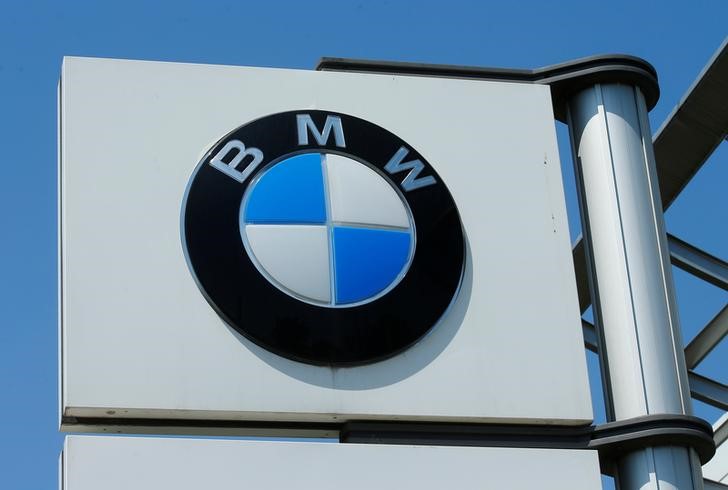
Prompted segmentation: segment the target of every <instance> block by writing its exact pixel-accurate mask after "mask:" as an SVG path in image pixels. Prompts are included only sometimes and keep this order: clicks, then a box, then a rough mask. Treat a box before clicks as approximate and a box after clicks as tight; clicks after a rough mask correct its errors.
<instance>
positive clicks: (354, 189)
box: [326, 154, 410, 228]
mask: <svg viewBox="0 0 728 490" xmlns="http://www.w3.org/2000/svg"><path fill="white" fill-rule="evenodd" d="M326 174H327V182H328V189H329V204H330V206H331V219H332V220H333V221H334V222H338V223H361V224H370V225H386V226H397V227H400V228H409V225H410V218H409V214H408V213H407V209H406V208H405V207H404V204H403V202H402V199H401V198H400V197H399V195H398V194H397V192H396V191H395V190H394V188H393V187H392V186H391V185H389V183H388V182H387V181H386V180H384V178H383V177H381V176H380V175H379V174H377V173H376V172H375V171H374V170H372V169H371V168H369V167H367V166H365V165H362V164H361V163H359V162H356V161H354V160H352V159H351V158H346V157H343V156H341V155H333V154H329V155H326Z"/></svg>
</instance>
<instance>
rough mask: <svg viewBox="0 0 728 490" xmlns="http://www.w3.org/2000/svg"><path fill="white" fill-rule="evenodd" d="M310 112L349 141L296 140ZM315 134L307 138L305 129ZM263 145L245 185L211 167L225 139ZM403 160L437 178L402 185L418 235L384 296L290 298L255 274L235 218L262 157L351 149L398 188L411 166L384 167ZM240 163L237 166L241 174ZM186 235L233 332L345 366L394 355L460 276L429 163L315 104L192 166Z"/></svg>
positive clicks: (387, 136) (444, 200)
mask: <svg viewBox="0 0 728 490" xmlns="http://www.w3.org/2000/svg"><path fill="white" fill-rule="evenodd" d="M298 114H308V115H310V116H311V118H312V119H313V121H314V123H315V124H316V126H317V127H318V128H323V127H324V123H325V121H326V117H327V116H328V115H333V116H338V117H340V118H341V121H342V126H343V130H344V134H345V140H346V148H339V147H337V146H336V145H335V141H334V134H333V132H332V133H331V135H330V138H329V140H328V141H327V144H326V145H319V144H318V143H317V142H316V139H315V138H313V137H309V143H310V144H309V145H307V146H299V145H298V133H297V125H296V116H297V115H298ZM309 136H311V135H309ZM233 139H237V140H240V141H242V142H243V143H244V144H245V146H246V147H248V148H249V147H255V148H259V149H260V150H261V151H262V152H263V154H264V159H263V162H262V163H261V164H260V165H258V167H257V168H256V170H255V171H254V172H253V173H252V174H251V175H250V176H249V177H248V179H247V180H246V181H245V182H243V183H242V184H241V183H239V182H237V181H235V180H234V179H232V178H231V177H229V176H227V175H225V174H224V173H222V172H220V171H219V170H217V169H215V168H214V167H212V166H211V165H210V164H209V163H210V160H211V158H212V157H213V156H214V155H216V154H217V152H218V151H220V150H221V149H222V147H223V146H224V145H225V144H226V143H227V142H228V141H230V140H233ZM403 146H404V147H405V148H407V149H408V150H409V154H408V155H407V157H406V158H405V160H404V161H405V162H408V161H411V160H414V159H419V160H420V161H421V162H422V163H423V164H424V170H423V171H422V173H421V174H420V176H419V177H424V176H427V175H432V176H433V177H435V180H436V183H435V184H432V185H428V186H425V187H421V188H419V189H414V190H411V191H409V192H406V191H405V192H403V194H404V196H405V199H406V200H407V202H408V203H409V206H410V209H411V210H412V215H413V219H414V222H415V229H416V233H417V238H416V240H417V241H416V248H415V253H414V257H413V259H412V262H411V264H410V267H409V271H408V272H407V274H406V275H405V277H404V278H402V280H401V281H400V282H399V284H397V286H396V287H394V288H393V289H392V290H391V291H390V292H389V293H387V294H386V295H384V296H382V297H381V298H378V299H376V300H374V301H372V302H370V303H367V304H363V305H359V306H352V307H349V308H327V307H323V306H316V305H312V304H309V303H305V302H303V301H300V300H298V299H295V298H293V297H292V296H289V295H288V294H286V293H284V292H282V291H281V290H279V289H278V288H277V287H276V286H274V285H273V284H271V283H270V282H269V281H268V279H266V278H265V277H264V276H263V275H261V274H260V272H258V270H257V269H256V266H255V265H254V264H253V262H252V261H251V259H250V258H249V256H248V254H247V252H246V251H245V248H244V245H243V242H242V239H241V236H240V225H239V211H240V205H241V201H242V197H243V194H244V192H245V190H246V188H247V186H248V185H250V183H251V181H253V180H254V179H255V176H256V175H257V174H258V172H260V171H261V170H263V169H265V168H266V167H268V165H267V164H268V163H270V162H275V161H280V160H281V159H283V158H285V157H287V156H289V155H291V154H295V153H306V152H327V151H328V152H331V153H338V154H343V155H350V156H352V157H353V158H354V159H359V160H364V161H366V162H369V164H370V165H372V166H374V167H376V168H378V169H379V171H380V174H381V175H382V176H383V178H386V179H388V180H390V181H391V182H392V184H393V185H395V186H397V187H398V188H400V189H402V187H401V185H400V183H401V181H402V180H403V179H404V177H405V176H406V175H407V173H408V171H407V170H405V171H402V172H398V173H395V174H394V175H391V176H390V175H389V174H388V173H387V172H386V171H385V170H384V166H385V165H386V164H387V162H388V161H389V159H390V158H391V157H392V156H393V155H394V154H395V152H396V151H397V150H398V149H399V148H400V147H403ZM246 163H247V162H243V164H241V166H240V167H238V170H240V171H242V170H243V167H244V165H245V164H246ZM182 210H183V211H182V212H183V215H182V227H183V229H182V240H183V245H184V249H185V253H186V255H187V261H188V264H189V265H190V268H191V270H192V273H193V275H194V277H195V279H196V281H197V284H198V286H199V287H200V289H201V290H202V292H203V295H204V296H205V298H206V299H207V301H208V302H209V303H210V304H211V305H212V307H213V308H214V309H215V311H216V312H217V313H218V314H219V315H220V316H221V317H222V318H223V319H224V320H225V321H226V322H227V323H228V324H229V325H230V326H231V327H232V328H234V329H235V330H236V331H237V332H239V333H240V334H242V335H243V336H245V337H246V338H248V339H250V340H251V341H253V342H255V343H256V344H258V345H260V346H261V347H263V348H265V349H267V350H269V351H272V352H274V353H276V354H278V355H280V356H283V357H286V358H289V359H293V360H296V361H300V362H305V363H309V364H316V365H333V366H348V365H357V364H364V363H370V362H375V361H378V360H382V359H385V358H387V357H390V356H393V355H395V354H397V353H399V352H401V351H403V350H405V349H407V348H408V347H410V346H411V345H413V344H414V343H415V342H417V341H418V340H419V339H421V338H422V337H423V336H424V335H425V334H426V333H427V332H428V331H430V329H431V328H432V327H433V326H434V325H435V324H436V323H437V322H438V320H439V319H440V317H442V315H443V314H444V313H445V311H446V310H447V308H448V307H449V306H450V304H451V303H452V301H453V300H454V297H455V295H456V293H457V292H458V288H459V286H460V281H461V279H462V272H463V266H464V260H465V259H464V257H465V253H464V238H463V232H462V225H461V223H460V218H459V216H458V212H457V208H456V207H455V202H454V201H453V199H452V196H451V195H450V192H449V191H448V190H447V188H446V187H445V185H444V184H443V183H442V179H441V178H440V177H439V176H438V175H437V174H436V172H435V171H434V169H433V168H432V167H431V166H430V165H429V163H427V161H426V160H425V159H424V158H423V157H422V155H420V154H419V153H417V151H416V150H415V149H413V148H412V147H410V146H409V145H407V144H406V143H405V142H404V141H402V140H401V139H400V138H398V137H397V136H395V135H394V134H392V133H390V132H389V131H387V130H386V129H383V128H381V127H379V126H377V125H375V124H373V123H371V122H368V121H365V120H363V119H359V118H357V117H353V116H349V115H346V114H341V113H334V112H323V111H316V110H301V111H291V112H283V113H278V114H273V115H270V116H266V117H263V118H261V119H258V120H255V121H253V122H250V123H247V124H245V125H243V126H241V127H239V128H237V129H235V130H234V131H232V132H231V133H229V134H228V135H226V136H225V137H223V138H222V139H221V140H220V141H218V142H217V143H216V144H215V145H214V146H213V147H212V149H211V150H210V151H209V152H208V153H207V154H206V155H205V156H204V158H203V159H202V161H201V162H200V163H199V165H198V166H197V168H196V169H195V171H194V173H193V175H192V178H191V181H190V183H189V185H188V189H187V193H186V199H185V202H184V203H183V204H182Z"/></svg>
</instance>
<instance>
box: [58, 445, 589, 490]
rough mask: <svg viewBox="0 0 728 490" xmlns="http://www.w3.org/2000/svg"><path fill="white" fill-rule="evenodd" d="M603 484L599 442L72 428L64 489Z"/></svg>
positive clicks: (365, 489) (516, 489)
mask: <svg viewBox="0 0 728 490" xmlns="http://www.w3.org/2000/svg"><path fill="white" fill-rule="evenodd" d="M163 488H174V489H175V490H199V489H208V488H209V489H215V490H240V489H244V488H254V489H256V490H266V489H275V490H279V489H285V488H297V489H298V488H300V489H316V490H340V489H341V488H346V489H348V490H371V489H375V488H376V489H382V490H387V489H392V490H401V489H406V488H416V489H418V490H442V489H446V488H457V489H463V490H467V489H481V488H493V489H508V490H520V489H523V490H532V489H534V488H538V489H540V490H550V489H553V490H570V489H575V490H576V489H579V490H582V489H583V490H599V489H601V481H600V477H599V462H598V458H597V453H596V451H588V450H566V449H561V450H560V449H517V448H482V447H433V446H379V445H368V444H367V445H363V444H337V443H306V442H262V441H256V442H253V441H240V440H237V441H236V440H205V439H161V438H128V437H108V436H107V437H98V436H97V437H92V436H68V437H66V446H65V449H64V458H63V484H62V490H100V489H103V490H128V489H135V490H159V489H163Z"/></svg>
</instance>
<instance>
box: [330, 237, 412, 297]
mask: <svg viewBox="0 0 728 490" xmlns="http://www.w3.org/2000/svg"><path fill="white" fill-rule="evenodd" d="M333 233H334V236H333V238H334V247H333V248H334V270H335V282H336V291H335V297H336V303H337V304H346V303H355V302H357V301H362V300H365V299H368V298H370V297H371V296H374V295H376V294H377V293H379V292H380V291H382V290H384V289H386V288H387V286H389V285H390V284H391V283H392V281H394V280H395V279H396V277H397V276H398V275H399V273H400V272H401V271H402V268H403V267H404V266H405V264H407V259H408V258H409V252H410V239H411V238H410V233H409V232H408V231H396V230H381V229H372V228H348V227H343V226H337V227H334V230H333Z"/></svg>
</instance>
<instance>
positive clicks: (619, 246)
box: [568, 83, 703, 490]
mask: <svg viewBox="0 0 728 490" xmlns="http://www.w3.org/2000/svg"><path fill="white" fill-rule="evenodd" d="M568 123H569V128H570V132H571V142H572V151H573V155H574V162H575V167H576V172H577V187H578V190H579V194H580V203H581V212H582V223H583V227H584V235H585V239H586V244H587V259H588V262H589V269H590V270H589V273H590V281H591V291H592V304H593V305H594V316H595V321H596V325H597V330H598V340H599V344H600V346H599V355H600V360H601V366H602V379H603V381H604V387H605V395H606V396H605V399H606V400H607V415H608V417H609V418H610V419H611V420H625V419H629V418H632V417H638V416H642V415H651V414H683V415H689V414H690V412H691V406H690V403H691V401H690V391H689V386H688V381H687V370H686V368H685V358H684V354H683V350H682V340H681V335H680V325H679V321H678V316H677V311H676V303H675V299H674V291H673V282H672V273H671V270H670V256H669V251H668V248H667V237H666V235H665V226H664V222H663V212H662V205H661V200H660V195H659V187H658V183H657V172H656V167H655V158H654V154H653V150H652V136H651V134H650V127H649V121H648V119H647V106H646V104H645V99H644V97H643V95H642V92H641V91H640V89H639V88H637V87H635V86H632V85H626V84H625V85H623V84H615V83H609V84H595V85H594V86H591V87H589V88H587V89H584V90H582V91H580V92H578V93H576V94H575V95H574V96H573V97H571V98H570V99H569V101H568ZM615 477H616V480H617V485H618V488H620V489H622V490H632V489H647V488H650V489H660V490H664V489H694V490H697V489H702V488H703V484H702V475H701V468H700V463H699V461H698V459H697V455H696V454H695V451H694V450H692V449H689V448H687V447H680V446H655V447H647V448H645V449H639V450H634V451H632V452H628V453H627V454H625V455H624V456H622V457H621V458H620V459H619V460H618V461H617V465H616V475H615Z"/></svg>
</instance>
